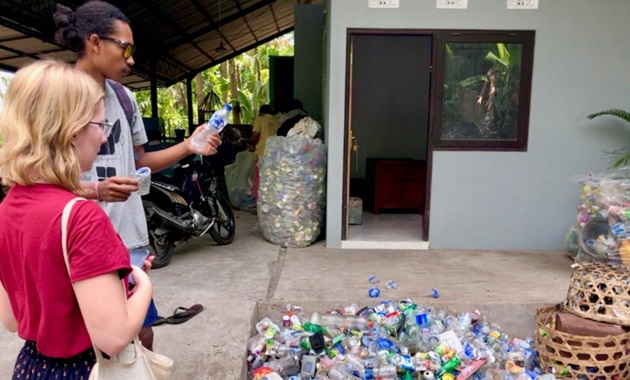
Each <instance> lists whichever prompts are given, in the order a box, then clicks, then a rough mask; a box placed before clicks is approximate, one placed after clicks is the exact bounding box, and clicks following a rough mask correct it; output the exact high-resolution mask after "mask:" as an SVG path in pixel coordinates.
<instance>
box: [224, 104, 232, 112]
mask: <svg viewBox="0 0 630 380" xmlns="http://www.w3.org/2000/svg"><path fill="white" fill-rule="evenodd" d="M225 109H226V110H228V111H232V105H231V104H230V103H225Z"/></svg>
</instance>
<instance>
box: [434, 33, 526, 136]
mask: <svg viewBox="0 0 630 380" xmlns="http://www.w3.org/2000/svg"><path fill="white" fill-rule="evenodd" d="M521 51H522V47H521V46H520V45H518V44H510V45H506V44H505V43H449V44H446V45H445V56H446V57H445V58H446V60H445V78H444V82H445V84H444V111H445V112H444V114H443V117H442V120H443V123H444V124H445V126H446V128H445V130H446V131H448V132H447V135H449V134H451V135H453V136H460V137H461V136H463V135H464V133H467V134H471V135H469V136H466V137H468V138H473V137H475V138H511V137H513V134H514V128H515V127H516V115H517V113H518V89H519V83H518V78H519V75H520V65H521V58H522V55H521Z"/></svg>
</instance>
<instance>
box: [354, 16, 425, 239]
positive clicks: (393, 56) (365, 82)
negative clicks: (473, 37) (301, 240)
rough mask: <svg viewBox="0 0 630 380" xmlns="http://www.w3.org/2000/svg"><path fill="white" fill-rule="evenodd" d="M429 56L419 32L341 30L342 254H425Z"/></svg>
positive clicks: (422, 36) (422, 34)
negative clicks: (344, 35) (344, 48)
mask: <svg viewBox="0 0 630 380" xmlns="http://www.w3.org/2000/svg"><path fill="white" fill-rule="evenodd" d="M431 52H432V35H431V34H428V33H426V32H424V33H423V32H419V31H418V32H414V31H410V30H357V29H354V30H353V29H350V30H348V54H347V67H348V71H347V75H346V78H347V81H346V83H347V88H346V137H347V138H346V147H347V149H346V150H345V155H344V157H345V158H344V164H345V166H344V167H345V170H344V209H343V210H344V212H343V216H342V217H343V223H342V226H343V231H342V247H344V248H390V249H396V248H398V249H428V241H427V239H428V209H429V206H428V202H427V200H428V195H429V194H428V192H427V191H428V189H429V186H428V185H427V184H428V180H427V179H428V177H429V176H430V173H429V170H428V169H427V168H428V165H427V162H428V161H429V102H430V98H431V97H430V87H431V59H432V54H431ZM358 207H360V209H358ZM359 211H360V214H359V215H357V213H358V212H359Z"/></svg>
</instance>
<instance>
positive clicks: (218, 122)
mask: <svg viewBox="0 0 630 380" xmlns="http://www.w3.org/2000/svg"><path fill="white" fill-rule="evenodd" d="M223 124H224V123H223V119H221V118H220V117H218V116H217V115H212V117H211V118H210V120H208V126H209V127H210V128H212V130H213V131H215V132H217V133H219V132H221V130H222V129H223V127H224V125H223Z"/></svg>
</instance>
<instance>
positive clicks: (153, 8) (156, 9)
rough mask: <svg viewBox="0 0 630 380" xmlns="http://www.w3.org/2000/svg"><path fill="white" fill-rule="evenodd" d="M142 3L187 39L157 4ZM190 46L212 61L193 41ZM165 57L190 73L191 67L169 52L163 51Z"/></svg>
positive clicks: (143, 1) (144, 1) (144, 0)
mask: <svg viewBox="0 0 630 380" xmlns="http://www.w3.org/2000/svg"><path fill="white" fill-rule="evenodd" d="M140 2H141V3H142V5H143V6H144V7H145V8H146V9H147V10H148V11H149V12H151V13H153V14H154V15H156V16H157V18H158V19H159V20H160V22H162V23H164V24H165V25H168V26H169V27H170V28H171V29H173V30H174V31H175V33H177V34H179V35H180V36H182V37H184V38H186V33H184V31H183V30H181V29H180V28H178V27H177V25H175V24H174V23H172V22H171V20H170V19H169V18H168V17H167V16H166V15H165V14H164V13H163V12H161V11H159V8H158V7H156V6H155V4H148V3H147V0H142V1H140ZM187 42H188V43H189V44H191V45H192V46H193V47H194V48H195V49H197V50H198V51H199V52H200V53H201V54H202V55H204V56H205V57H206V58H208V59H210V60H211V59H212V58H211V57H210V56H209V55H208V54H207V53H206V52H205V51H204V50H203V49H202V48H200V47H199V45H197V44H196V43H195V42H194V41H193V40H190V39H188V41H187ZM162 54H163V55H164V56H167V57H168V58H169V59H172V60H173V62H176V63H177V64H178V65H181V66H182V67H183V68H185V69H186V70H189V71H190V69H191V68H190V67H188V66H186V65H185V64H183V63H182V62H179V61H177V60H176V59H175V58H173V57H171V56H170V55H169V54H168V50H163V53H162Z"/></svg>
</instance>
